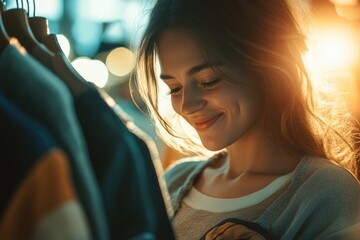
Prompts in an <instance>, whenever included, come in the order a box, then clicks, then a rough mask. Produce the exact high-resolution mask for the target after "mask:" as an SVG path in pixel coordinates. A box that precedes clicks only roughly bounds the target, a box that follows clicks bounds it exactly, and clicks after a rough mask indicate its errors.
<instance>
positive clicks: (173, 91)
mask: <svg viewBox="0 0 360 240" xmlns="http://www.w3.org/2000/svg"><path fill="white" fill-rule="evenodd" d="M221 80H222V79H221V78H217V79H215V80H212V81H209V82H202V83H200V85H201V86H202V87H203V88H206V89H211V88H212V87H214V86H215V85H217V84H218V83H220V82H221ZM181 88H182V87H175V88H173V89H170V91H169V92H168V95H172V94H176V93H177V92H179V91H180V90H181Z"/></svg>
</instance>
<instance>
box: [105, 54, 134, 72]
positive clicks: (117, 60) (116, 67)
mask: <svg viewBox="0 0 360 240" xmlns="http://www.w3.org/2000/svg"><path fill="white" fill-rule="evenodd" d="M134 62H135V57H134V54H133V52H131V50H130V49H127V48H124V47H120V48H116V49H114V50H112V51H111V52H110V53H109V55H108V56H107V58H106V66H107V68H108V69H109V71H110V72H111V73H112V74H114V75H115V76H118V77H122V76H125V75H127V74H129V73H130V72H131V71H132V70H133V68H134Z"/></svg>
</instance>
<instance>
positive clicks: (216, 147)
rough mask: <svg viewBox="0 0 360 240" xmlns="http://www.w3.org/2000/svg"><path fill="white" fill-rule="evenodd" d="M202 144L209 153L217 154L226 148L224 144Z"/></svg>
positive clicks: (203, 142)
mask: <svg viewBox="0 0 360 240" xmlns="http://www.w3.org/2000/svg"><path fill="white" fill-rule="evenodd" d="M202 144H203V146H204V148H206V149H207V150H209V151H213V152H217V151H220V150H223V149H224V148H226V146H223V145H222V144H219V143H218V142H209V141H206V142H205V141H202Z"/></svg>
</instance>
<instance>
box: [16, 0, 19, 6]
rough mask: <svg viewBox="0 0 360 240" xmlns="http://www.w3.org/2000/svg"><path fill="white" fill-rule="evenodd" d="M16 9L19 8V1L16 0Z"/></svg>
mask: <svg viewBox="0 0 360 240" xmlns="http://www.w3.org/2000/svg"><path fill="white" fill-rule="evenodd" d="M16 8H19V1H18V0H16Z"/></svg>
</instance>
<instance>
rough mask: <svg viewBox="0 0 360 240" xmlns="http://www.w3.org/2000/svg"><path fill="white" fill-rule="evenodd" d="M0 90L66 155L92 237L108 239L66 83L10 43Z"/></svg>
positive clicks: (0, 70) (1, 60) (1, 61)
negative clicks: (51, 137)
mask: <svg viewBox="0 0 360 240" xmlns="http://www.w3.org/2000/svg"><path fill="white" fill-rule="evenodd" d="M0 91H2V92H3V93H4V95H5V96H6V97H7V98H8V99H10V100H11V101H12V102H14V103H15V104H16V105H17V106H19V107H20V108H21V110H22V111H24V112H25V113H27V114H28V115H30V116H31V117H32V118H33V119H35V120H36V121H38V122H39V123H40V124H42V125H44V126H45V127H46V128H47V129H48V130H49V132H50V133H51V135H52V136H53V137H54V138H55V140H56V141H57V142H58V144H59V146H60V147H61V148H62V149H63V150H64V151H65V152H66V154H67V155H68V156H69V160H70V166H71V174H72V179H73V181H74V186H75V190H76V192H77V193H78V197H79V200H80V202H81V204H82V205H83V207H84V210H85V214H86V217H87V219H88V220H89V224H90V227H91V231H92V234H93V236H94V238H95V239H109V231H108V225H107V222H106V218H105V212H104V205H103V202H102V199H101V194H100V190H99V187H98V185H97V183H96V180H95V177H94V174H93V171H92V168H91V166H90V162H89V158H88V153H87V149H86V145H85V143H84V139H83V136H82V133H81V128H80V126H79V123H78V120H77V118H76V115H75V110H74V108H73V99H72V97H71V94H70V92H69V90H68V89H67V87H66V86H65V84H64V83H63V82H62V81H61V80H60V79H58V78H57V77H56V76H54V74H52V73H51V72H49V71H48V70H47V69H46V68H44V67H43V66H42V65H41V64H40V63H39V62H37V61H36V60H34V59H33V58H32V57H31V56H29V55H28V54H26V53H24V51H22V52H21V50H20V48H19V47H18V46H17V45H16V44H15V43H12V44H10V45H9V46H8V47H7V48H6V49H5V50H4V51H3V52H2V54H1V57H0Z"/></svg>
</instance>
